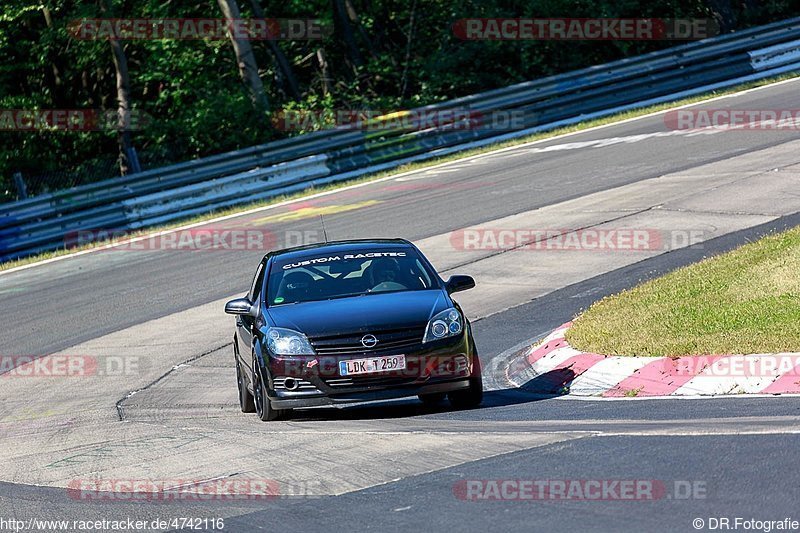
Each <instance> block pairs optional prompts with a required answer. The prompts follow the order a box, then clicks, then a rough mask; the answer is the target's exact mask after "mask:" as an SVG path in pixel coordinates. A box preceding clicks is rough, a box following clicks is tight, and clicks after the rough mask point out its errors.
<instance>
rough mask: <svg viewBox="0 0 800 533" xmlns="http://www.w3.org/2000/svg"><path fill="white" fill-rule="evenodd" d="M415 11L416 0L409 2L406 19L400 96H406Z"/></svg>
mask: <svg viewBox="0 0 800 533" xmlns="http://www.w3.org/2000/svg"><path fill="white" fill-rule="evenodd" d="M416 12H417V0H414V3H413V4H411V17H410V20H409V21H408V35H406V57H405V60H404V62H403V75H402V77H401V78H400V98H401V99H403V98H405V97H406V89H407V88H408V67H409V63H410V62H411V44H412V43H413V42H414V16H415V15H416Z"/></svg>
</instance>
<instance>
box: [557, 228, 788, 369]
mask: <svg viewBox="0 0 800 533" xmlns="http://www.w3.org/2000/svg"><path fill="white" fill-rule="evenodd" d="M798 273H800V227H798V228H793V229H790V230H788V231H785V232H782V233H777V234H774V235H769V236H767V237H764V238H762V239H759V240H758V241H755V242H752V243H749V244H746V245H744V246H742V247H741V248H737V249H736V250H732V251H730V252H728V253H725V254H721V255H718V256H716V257H713V258H710V259H705V260H703V261H701V262H699V263H695V264H693V265H689V266H686V267H683V268H680V269H678V270H675V271H674V272H671V273H670V274H667V275H666V276H663V277H661V278H658V279H654V280H651V281H648V282H646V283H643V284H641V285H639V286H637V287H634V288H633V289H630V290H627V291H624V292H622V293H620V294H616V295H613V296H609V297H606V298H604V299H602V300H600V301H599V302H596V303H595V304H594V305H592V306H591V307H590V308H589V309H588V310H587V311H586V312H585V313H583V314H582V315H581V316H579V317H578V318H577V319H576V320H575V322H574V325H573V327H572V328H570V329H569V330H568V331H567V340H568V341H569V343H570V345H572V346H573V347H575V348H576V349H578V350H583V351H587V352H594V353H602V354H609V355H639V356H653V357H656V356H672V357H674V356H683V355H712V354H716V355H723V354H750V353H776V352H800V275H799V274H798Z"/></svg>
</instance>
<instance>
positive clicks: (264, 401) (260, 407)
mask: <svg viewBox="0 0 800 533" xmlns="http://www.w3.org/2000/svg"><path fill="white" fill-rule="evenodd" d="M253 392H254V393H255V394H254V398H253V399H254V402H253V403H255V408H256V415H258V418H260V419H261V421H262V422H270V421H272V420H277V419H278V418H280V416H281V415H282V414H283V412H282V411H280V410H278V409H273V408H272V404H271V403H270V401H269V397H268V396H267V386H266V384H265V383H264V382H263V380H262V379H261V372H260V371H259V370H258V361H256V358H255V357H253Z"/></svg>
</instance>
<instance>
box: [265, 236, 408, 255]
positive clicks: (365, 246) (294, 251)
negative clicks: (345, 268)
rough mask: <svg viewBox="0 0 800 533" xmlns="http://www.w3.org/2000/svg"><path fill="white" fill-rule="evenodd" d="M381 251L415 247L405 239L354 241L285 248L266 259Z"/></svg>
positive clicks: (271, 253)
mask: <svg viewBox="0 0 800 533" xmlns="http://www.w3.org/2000/svg"><path fill="white" fill-rule="evenodd" d="M375 248H380V249H381V250H387V249H388V250H391V249H396V250H408V249H409V248H413V245H412V244H411V243H410V242H408V241H407V240H405V239H353V240H344V241H329V242H319V243H314V244H306V245H305V246H298V247H294V248H284V249H283V250H275V251H272V252H270V253H268V254H267V255H266V256H265V258H269V257H277V256H280V258H281V259H303V258H306V257H315V256H318V255H319V254H320V253H344V252H354V253H359V252H368V251H370V250H374V249H375Z"/></svg>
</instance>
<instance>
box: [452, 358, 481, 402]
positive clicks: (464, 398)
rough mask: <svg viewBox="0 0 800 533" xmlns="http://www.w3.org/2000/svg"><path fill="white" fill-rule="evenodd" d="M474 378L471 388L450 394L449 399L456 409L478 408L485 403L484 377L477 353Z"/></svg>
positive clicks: (474, 359)
mask: <svg viewBox="0 0 800 533" xmlns="http://www.w3.org/2000/svg"><path fill="white" fill-rule="evenodd" d="M473 361H474V363H473V368H472V376H471V377H470V378H469V388H468V389H463V390H458V391H453V392H449V393H448V394H447V398H448V399H449V400H450V405H452V406H453V407H455V408H456V409H472V408H474V407H478V406H479V405H480V404H481V402H482V401H483V377H482V372H481V360H480V359H479V358H478V354H477V353H476V354H475V355H474V356H473Z"/></svg>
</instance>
